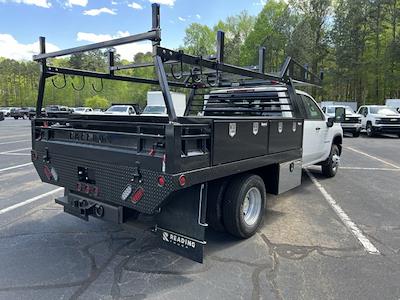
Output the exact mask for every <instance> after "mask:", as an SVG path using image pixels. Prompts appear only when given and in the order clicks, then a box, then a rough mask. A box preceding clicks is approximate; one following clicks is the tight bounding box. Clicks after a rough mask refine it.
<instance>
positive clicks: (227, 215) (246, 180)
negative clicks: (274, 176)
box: [222, 174, 266, 238]
mask: <svg viewBox="0 0 400 300" xmlns="http://www.w3.org/2000/svg"><path fill="white" fill-rule="evenodd" d="M253 188H254V189H253ZM250 190H251V192H250ZM257 191H258V192H259V194H258V192H257ZM249 192H250V193H256V194H257V195H259V196H261V197H260V198H261V199H259V200H260V202H258V201H254V202H253V203H258V204H259V205H258V204H257V205H256V206H255V207H257V209H254V210H252V211H253V212H254V214H253V213H252V211H250V212H249V216H251V215H253V216H255V217H254V218H252V222H251V224H249V223H248V222H246V221H245V218H246V215H245V213H244V212H243V209H244V208H243V205H244V204H245V199H246V196H247V195H248V193H249ZM265 205H266V191H265V185H264V181H263V180H262V179H261V177H259V176H257V175H253V174H248V175H243V177H237V178H236V179H233V180H232V181H231V182H230V183H229V186H228V189H227V191H226V193H225V196H224V202H223V206H222V213H223V221H224V225H225V229H226V230H227V231H228V232H229V233H230V234H232V235H234V236H236V237H239V238H249V237H251V236H253V235H254V234H255V233H256V231H257V229H258V227H259V226H260V224H261V223H262V220H263V218H264V211H265ZM250 207H251V205H250V204H249V208H248V209H250Z"/></svg>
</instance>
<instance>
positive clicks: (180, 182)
mask: <svg viewBox="0 0 400 300" xmlns="http://www.w3.org/2000/svg"><path fill="white" fill-rule="evenodd" d="M185 184H186V176H185V175H181V176H180V177H179V185H180V186H185Z"/></svg>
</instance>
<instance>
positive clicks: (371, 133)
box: [366, 123, 375, 137]
mask: <svg viewBox="0 0 400 300" xmlns="http://www.w3.org/2000/svg"><path fill="white" fill-rule="evenodd" d="M366 130H367V135H368V136H369V137H373V136H375V132H374V127H373V126H372V124H371V123H368V124H367V127H366Z"/></svg>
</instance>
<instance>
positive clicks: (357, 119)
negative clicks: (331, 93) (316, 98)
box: [322, 105, 362, 137]
mask: <svg viewBox="0 0 400 300" xmlns="http://www.w3.org/2000/svg"><path fill="white" fill-rule="evenodd" d="M338 107H342V108H344V109H345V110H346V117H345V118H344V120H343V121H342V122H341V125H342V128H343V132H344V133H351V134H352V135H353V137H359V136H360V132H361V117H362V116H361V115H359V114H356V113H355V112H354V111H353V109H352V108H351V107H350V106H343V105H329V106H324V107H322V111H323V112H324V113H325V114H326V115H328V116H329V117H334V116H335V111H336V108H338Z"/></svg>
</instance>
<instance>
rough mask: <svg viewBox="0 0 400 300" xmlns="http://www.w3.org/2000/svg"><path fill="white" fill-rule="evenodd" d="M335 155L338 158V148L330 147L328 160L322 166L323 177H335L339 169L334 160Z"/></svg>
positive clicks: (335, 146)
mask: <svg viewBox="0 0 400 300" xmlns="http://www.w3.org/2000/svg"><path fill="white" fill-rule="evenodd" d="M335 155H337V156H340V151H339V147H338V146H337V145H332V148H331V153H330V154H329V157H328V159H327V160H326V161H325V162H324V163H323V164H322V174H323V175H324V176H325V177H328V178H332V177H335V175H336V173H337V171H338V169H339V163H338V162H336V161H335V159H334V156H335Z"/></svg>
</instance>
